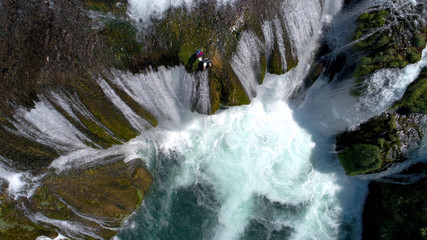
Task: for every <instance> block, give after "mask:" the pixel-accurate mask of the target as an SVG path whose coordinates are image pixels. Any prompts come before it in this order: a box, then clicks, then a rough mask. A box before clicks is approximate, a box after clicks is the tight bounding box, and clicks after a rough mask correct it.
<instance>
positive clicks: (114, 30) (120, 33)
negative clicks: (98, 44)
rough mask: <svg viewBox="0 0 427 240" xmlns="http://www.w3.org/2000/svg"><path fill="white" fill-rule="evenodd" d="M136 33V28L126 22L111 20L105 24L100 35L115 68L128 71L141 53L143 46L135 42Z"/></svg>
mask: <svg viewBox="0 0 427 240" xmlns="http://www.w3.org/2000/svg"><path fill="white" fill-rule="evenodd" d="M136 33H137V30H136V28H135V27H134V26H133V25H132V24H131V23H130V22H129V21H126V20H111V21H109V22H107V23H106V24H105V27H104V29H103V30H102V31H101V34H102V35H103V36H104V38H105V42H106V44H107V47H108V48H109V51H110V53H111V55H112V56H113V62H114V64H115V65H116V67H118V68H121V69H128V68H129V67H130V66H131V65H132V63H133V62H134V61H135V58H136V56H137V55H138V54H140V53H141V50H142V46H143V44H142V43H140V42H138V41H137V40H136Z"/></svg>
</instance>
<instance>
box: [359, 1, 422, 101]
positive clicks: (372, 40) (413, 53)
mask: <svg viewBox="0 0 427 240" xmlns="http://www.w3.org/2000/svg"><path fill="white" fill-rule="evenodd" d="M392 14H395V13H392V10H390V9H382V10H373V11H371V12H367V13H363V14H362V15H360V16H359V18H358V20H357V24H358V27H357V30H356V32H355V34H354V36H353V39H354V40H358V39H360V38H361V37H362V36H364V35H365V34H371V32H372V31H373V30H374V29H376V28H379V27H382V26H383V25H384V24H385V23H386V22H389V23H390V25H391V27H388V28H385V29H381V30H379V31H376V32H374V33H373V34H372V35H370V36H368V37H367V38H365V39H363V40H359V41H358V42H357V43H356V44H355V48H354V51H355V52H356V53H358V54H363V55H364V57H362V58H361V60H360V61H359V62H358V63H357V64H356V66H355V70H354V73H353V76H354V77H355V78H356V81H357V82H356V83H357V84H356V85H355V87H354V88H353V89H352V91H351V93H352V95H355V96H360V94H361V93H362V92H363V91H364V90H365V88H366V86H365V85H364V84H363V83H364V81H365V78H367V77H368V76H369V75H370V74H372V73H374V72H375V71H377V70H379V69H384V68H404V67H406V66H407V65H408V64H410V63H416V62H418V61H419V60H420V59H421V52H422V50H423V49H424V47H425V42H426V37H427V35H426V33H425V31H424V28H426V26H422V25H419V26H418V25H417V26H416V27H415V29H412V28H414V26H407V24H406V23H405V19H400V20H398V21H393V20H392V19H393V16H392Z"/></svg>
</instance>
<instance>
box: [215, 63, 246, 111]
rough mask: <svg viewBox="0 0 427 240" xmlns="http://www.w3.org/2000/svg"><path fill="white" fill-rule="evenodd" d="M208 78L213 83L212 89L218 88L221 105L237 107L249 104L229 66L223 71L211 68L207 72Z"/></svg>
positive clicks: (240, 84)
mask: <svg viewBox="0 0 427 240" xmlns="http://www.w3.org/2000/svg"><path fill="white" fill-rule="evenodd" d="M209 78H210V79H212V80H211V81H214V82H212V84H213V85H214V86H213V87H219V88H220V92H219V100H220V103H221V104H223V105H228V106H238V105H244V104H249V103H250V99H249V97H248V95H247V94H246V92H245V90H244V88H243V86H242V83H241V82H240V81H239V79H238V77H237V75H236V73H235V72H234V70H233V69H232V68H231V66H226V67H225V68H223V69H220V68H213V69H212V71H210V72H209Z"/></svg>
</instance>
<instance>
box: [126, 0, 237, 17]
mask: <svg viewBox="0 0 427 240" xmlns="http://www.w3.org/2000/svg"><path fill="white" fill-rule="evenodd" d="M198 2H201V1H200V0H130V1H129V5H130V6H129V10H128V13H129V15H130V16H131V17H132V18H133V19H135V20H142V21H144V22H147V21H149V20H150V18H157V19H160V18H162V17H163V15H164V13H165V12H166V11H167V10H168V9H170V8H177V7H181V6H185V7H187V8H191V7H193V6H194V5H196V4H197V3H198ZM216 2H217V4H218V5H226V4H229V3H233V2H234V0H216Z"/></svg>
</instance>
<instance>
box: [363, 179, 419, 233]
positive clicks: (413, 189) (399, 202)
mask: <svg viewBox="0 0 427 240" xmlns="http://www.w3.org/2000/svg"><path fill="white" fill-rule="evenodd" d="M426 189H427V179H423V180H421V181H420V182H417V183H415V184H411V185H406V184H392V183H381V182H372V183H371V184H370V185H369V192H370V194H369V196H368V198H367V200H366V203H365V209H364V211H363V226H364V227H363V239H366V240H369V239H375V240H376V239H387V240H394V239H396V240H398V239H420V240H421V239H427V218H426V216H427V211H426V209H427V194H426Z"/></svg>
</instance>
